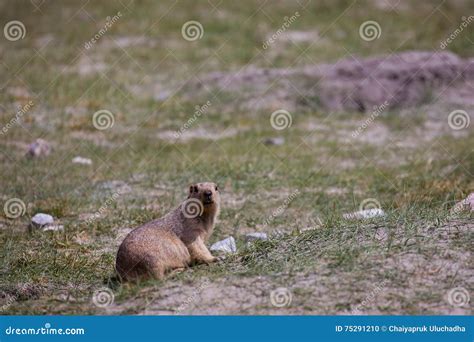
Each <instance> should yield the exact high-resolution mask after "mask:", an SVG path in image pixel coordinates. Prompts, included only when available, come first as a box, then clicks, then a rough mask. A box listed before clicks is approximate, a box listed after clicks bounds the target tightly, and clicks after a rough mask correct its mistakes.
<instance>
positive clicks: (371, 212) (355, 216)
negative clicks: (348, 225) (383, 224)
mask: <svg viewBox="0 0 474 342" xmlns="http://www.w3.org/2000/svg"><path fill="white" fill-rule="evenodd" d="M381 216H385V212H384V211H383V210H382V209H380V208H373V209H366V210H360V211H356V212H353V213H348V214H344V215H342V217H343V218H345V219H346V220H360V219H370V218H374V217H381Z"/></svg>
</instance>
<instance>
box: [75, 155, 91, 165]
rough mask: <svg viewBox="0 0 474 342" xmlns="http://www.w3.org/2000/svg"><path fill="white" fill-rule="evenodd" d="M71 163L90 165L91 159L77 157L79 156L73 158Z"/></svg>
mask: <svg viewBox="0 0 474 342" xmlns="http://www.w3.org/2000/svg"><path fill="white" fill-rule="evenodd" d="M72 162H73V163H74V164H82V165H92V160H91V159H89V158H83V157H79V156H77V157H74V158H73V159H72Z"/></svg>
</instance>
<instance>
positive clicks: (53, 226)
mask: <svg viewBox="0 0 474 342" xmlns="http://www.w3.org/2000/svg"><path fill="white" fill-rule="evenodd" d="M60 230H64V226H63V225H62V224H49V225H47V226H45V227H43V232H48V231H49V232H57V231H60Z"/></svg>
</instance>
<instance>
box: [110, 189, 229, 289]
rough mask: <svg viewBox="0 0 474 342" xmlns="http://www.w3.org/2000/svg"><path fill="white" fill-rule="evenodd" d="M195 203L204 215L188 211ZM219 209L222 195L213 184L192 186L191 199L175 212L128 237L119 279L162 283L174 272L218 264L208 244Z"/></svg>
mask: <svg viewBox="0 0 474 342" xmlns="http://www.w3.org/2000/svg"><path fill="white" fill-rule="evenodd" d="M206 193H207V196H206ZM209 194H211V195H210V197H209ZM193 201H194V203H193V204H194V205H195V206H196V204H198V205H197V206H196V207H198V206H200V208H202V211H199V210H198V213H199V212H201V215H194V214H195V212H193V213H192V214H193V215H190V213H189V211H186V210H185V207H186V208H188V209H189V208H190V203H191V202H193ZM219 209H220V195H219V191H218V189H217V186H216V185H215V184H214V183H198V184H193V185H191V186H190V188H189V196H188V199H187V200H186V201H184V202H183V203H181V204H180V205H179V206H178V207H177V208H176V209H174V210H173V211H171V212H169V213H168V214H166V215H165V216H163V217H162V218H159V219H157V220H154V221H151V222H148V223H146V224H144V225H142V226H140V227H138V228H136V229H134V230H133V231H131V232H130V233H129V234H128V235H127V236H126V237H125V239H124V240H123V242H122V244H121V245H120V247H119V250H118V252H117V260H116V265H115V268H116V270H117V272H118V274H119V276H120V277H121V278H122V279H123V280H136V279H139V278H146V277H153V278H156V279H161V278H163V276H164V275H165V273H167V272H168V271H171V270H173V269H179V268H183V267H187V266H188V265H190V264H192V263H211V262H214V261H216V260H217V258H216V257H214V256H212V255H211V253H210V252H209V250H208V249H207V247H206V245H205V243H206V242H207V240H208V238H209V237H210V235H211V234H212V231H213V229H214V223H215V219H216V217H217V215H218V214H219ZM191 216H192V217H191Z"/></svg>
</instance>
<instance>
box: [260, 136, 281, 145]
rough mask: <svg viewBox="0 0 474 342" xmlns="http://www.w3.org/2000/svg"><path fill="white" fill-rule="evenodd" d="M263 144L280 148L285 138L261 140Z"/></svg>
mask: <svg viewBox="0 0 474 342" xmlns="http://www.w3.org/2000/svg"><path fill="white" fill-rule="evenodd" d="M263 143H264V144H265V145H276V146H280V145H283V144H284V143H285V138H283V137H276V138H266V139H265V140H263Z"/></svg>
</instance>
